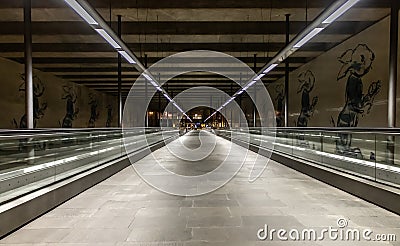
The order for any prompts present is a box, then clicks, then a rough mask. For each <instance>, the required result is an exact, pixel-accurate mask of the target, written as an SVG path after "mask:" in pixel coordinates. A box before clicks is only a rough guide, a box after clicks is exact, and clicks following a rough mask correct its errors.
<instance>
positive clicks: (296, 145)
mask: <svg viewBox="0 0 400 246" xmlns="http://www.w3.org/2000/svg"><path fill="white" fill-rule="evenodd" d="M275 130H276V131H275V132H276V138H275V142H274V144H273V146H274V147H273V149H274V151H275V152H280V153H284V154H287V155H291V156H294V157H296V158H301V159H304V160H307V161H311V162H313V163H315V164H318V165H321V166H325V167H329V168H333V169H335V170H338V171H341V172H345V173H348V174H353V175H356V176H358V177H362V178H366V179H368V180H373V181H378V182H380V183H385V184H389V185H391V186H395V187H400V159H399V158H400V140H399V139H400V136H399V135H400V133H398V132H395V131H391V130H390V129H342V128H276V129H275ZM261 132H264V133H265V132H274V131H271V130H269V131H264V130H261V129H260V128H258V129H257V128H250V129H249V130H248V131H247V130H246V131H245V130H243V129H230V130H215V133H216V134H218V135H221V136H225V137H226V136H232V138H233V140H238V139H234V138H235V137H236V136H241V135H243V134H247V137H241V138H240V140H241V141H244V139H250V142H249V143H251V144H252V145H255V146H259V145H260V142H261V141H263V142H272V141H273V139H274V136H272V135H271V136H268V135H265V134H264V135H262V134H261ZM233 133H240V134H241V135H240V134H233ZM248 135H250V137H249V136H248Z"/></svg>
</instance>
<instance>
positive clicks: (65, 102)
mask: <svg viewBox="0 0 400 246" xmlns="http://www.w3.org/2000/svg"><path fill="white" fill-rule="evenodd" d="M0 75H1V86H2V90H0V97H1V98H2V100H0V110H1V111H2V112H3V113H2V117H1V118H0V127H1V128H3V129H18V128H25V127H26V116H25V83H24V78H25V74H24V66H23V64H19V63H17V62H14V61H10V60H7V59H3V58H0ZM33 104H34V124H35V127H36V128H86V127H116V126H117V120H118V119H117V118H118V117H117V116H116V114H117V111H116V109H117V98H116V97H113V96H110V95H106V94H104V93H101V92H98V91H95V90H92V89H89V88H87V87H85V86H82V85H78V84H76V83H72V82H69V81H65V80H63V79H61V78H58V77H56V76H54V75H52V74H49V73H45V72H41V71H39V70H37V69H34V103H33Z"/></svg>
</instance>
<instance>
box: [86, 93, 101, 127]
mask: <svg viewBox="0 0 400 246" xmlns="http://www.w3.org/2000/svg"><path fill="white" fill-rule="evenodd" d="M89 105H90V119H89V123H88V127H95V126H96V121H97V119H98V118H99V112H98V111H97V106H98V102H97V98H96V95H95V94H94V93H89Z"/></svg>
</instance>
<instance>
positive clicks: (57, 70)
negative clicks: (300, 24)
mask: <svg viewBox="0 0 400 246" xmlns="http://www.w3.org/2000/svg"><path fill="white" fill-rule="evenodd" d="M218 67H219V68H220V69H221V71H222V70H223V71H236V70H237V68H232V67H222V66H218ZM186 68H188V69H189V67H185V69H186ZM193 69H196V67H193ZM203 69H211V68H209V67H204V68H203ZM290 69H291V70H294V69H297V67H291V68H290ZM40 70H41V71H42V72H51V73H92V72H117V68H115V67H104V68H99V67H49V68H40ZM180 70H181V69H180V68H179V67H177V68H163V69H161V68H157V71H171V72H172V71H180ZM284 70H285V69H284V68H283V67H277V68H275V70H274V71H282V72H283V71H284ZM122 71H123V72H136V70H135V69H134V68H130V67H123V68H122Z"/></svg>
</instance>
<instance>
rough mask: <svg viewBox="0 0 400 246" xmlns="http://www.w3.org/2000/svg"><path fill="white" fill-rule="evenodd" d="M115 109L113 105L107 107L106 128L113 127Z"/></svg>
mask: <svg viewBox="0 0 400 246" xmlns="http://www.w3.org/2000/svg"><path fill="white" fill-rule="evenodd" d="M112 111H113V107H112V105H111V104H109V105H107V122H106V127H111V124H112V120H113V112H112Z"/></svg>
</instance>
